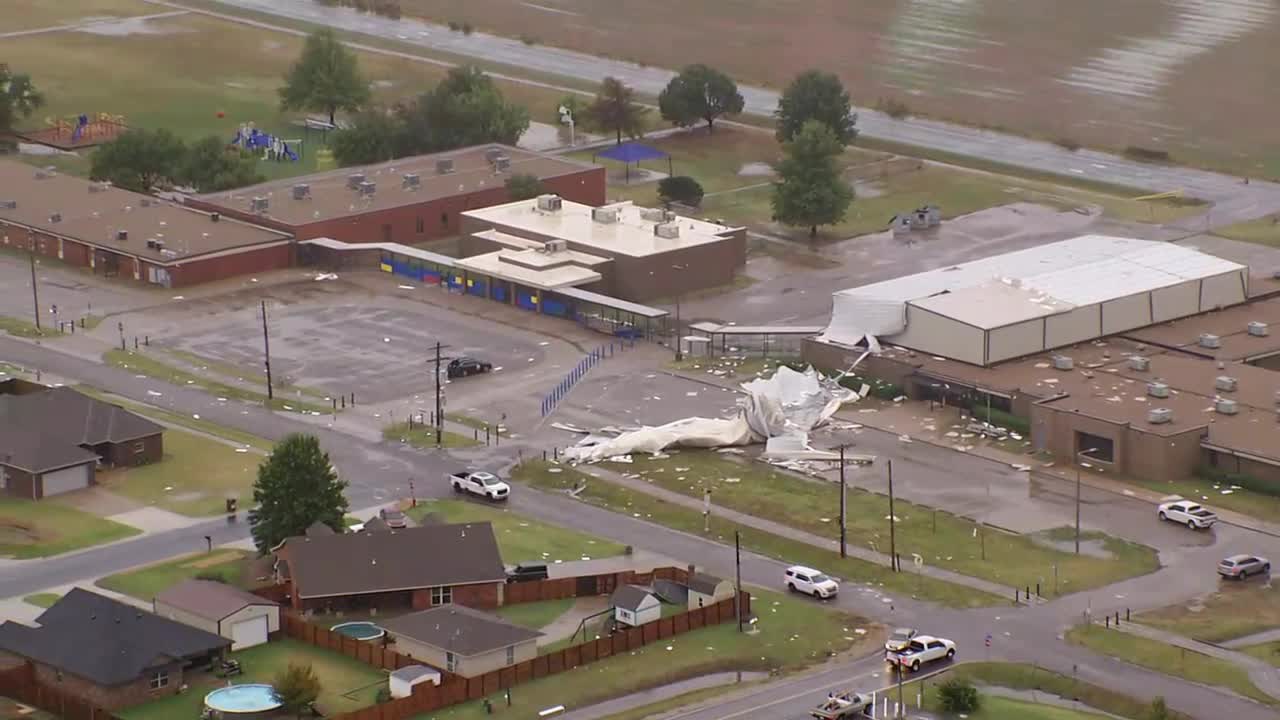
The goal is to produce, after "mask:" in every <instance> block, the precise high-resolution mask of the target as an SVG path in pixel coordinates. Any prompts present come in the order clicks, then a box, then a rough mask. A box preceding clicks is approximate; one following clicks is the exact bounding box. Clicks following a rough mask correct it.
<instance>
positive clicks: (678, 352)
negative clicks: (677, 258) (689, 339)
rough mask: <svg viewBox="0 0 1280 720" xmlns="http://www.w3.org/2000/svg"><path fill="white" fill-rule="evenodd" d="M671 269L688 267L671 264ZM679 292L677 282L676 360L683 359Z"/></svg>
mask: <svg viewBox="0 0 1280 720" xmlns="http://www.w3.org/2000/svg"><path fill="white" fill-rule="evenodd" d="M671 269H672V270H681V271H684V270H688V269H689V266H688V265H672V266H671ZM681 294H682V293H681V292H680V285H679V284H678V283H677V285H676V362H680V361H681V360H683V359H684V348H683V347H682V346H681V344H680V341H681V337H680V295H681Z"/></svg>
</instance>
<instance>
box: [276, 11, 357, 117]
mask: <svg viewBox="0 0 1280 720" xmlns="http://www.w3.org/2000/svg"><path fill="white" fill-rule="evenodd" d="M368 101H369V84H368V83H367V82H365V80H364V78H363V77H361V76H360V68H359V66H358V64H357V61H356V56H355V54H354V53H352V52H351V51H350V50H348V49H347V48H346V47H345V46H343V44H342V43H341V42H340V41H339V40H338V36H337V35H334V33H333V31H332V30H330V29H328V28H325V29H323V30H317V31H315V32H313V33H311V35H310V36H309V37H307V43H306V45H304V46H303V48H302V55H301V56H300V57H299V58H298V61H297V62H295V63H294V64H293V67H292V68H290V69H289V74H288V75H286V76H285V83H284V86H283V87H281V88H280V107H281V108H283V109H285V110H311V111H315V112H325V113H328V114H329V122H330V123H333V122H335V120H334V117H335V114H336V113H337V111H339V110H347V111H355V110H358V109H359V108H360V107H361V106H362V105H364V104H365V103H367V102H368Z"/></svg>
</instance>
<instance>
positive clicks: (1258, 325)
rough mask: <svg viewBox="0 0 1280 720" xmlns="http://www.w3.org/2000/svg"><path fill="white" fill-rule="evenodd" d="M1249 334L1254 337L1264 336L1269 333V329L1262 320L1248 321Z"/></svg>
mask: <svg viewBox="0 0 1280 720" xmlns="http://www.w3.org/2000/svg"><path fill="white" fill-rule="evenodd" d="M1249 334H1250V335H1252V336H1254V337H1266V336H1267V335H1270V334H1271V329H1270V328H1269V327H1267V324H1266V323H1264V322H1256V321H1255V322H1251V323H1249Z"/></svg>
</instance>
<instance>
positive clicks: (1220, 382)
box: [1213, 375, 1237, 392]
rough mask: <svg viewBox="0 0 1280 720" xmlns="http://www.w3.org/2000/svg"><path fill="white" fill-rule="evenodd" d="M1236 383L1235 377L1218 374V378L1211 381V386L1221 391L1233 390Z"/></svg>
mask: <svg viewBox="0 0 1280 720" xmlns="http://www.w3.org/2000/svg"><path fill="white" fill-rule="evenodd" d="M1236 384H1237V383H1236V379H1235V378H1233V377H1231V376H1230V375H1219V376H1218V378H1217V379H1216V380H1214V381H1213V386H1214V387H1215V388H1217V389H1218V390H1220V391H1222V392H1235V391H1236Z"/></svg>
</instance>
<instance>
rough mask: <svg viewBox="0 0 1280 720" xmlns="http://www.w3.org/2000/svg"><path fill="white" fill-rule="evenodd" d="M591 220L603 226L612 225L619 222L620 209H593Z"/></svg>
mask: <svg viewBox="0 0 1280 720" xmlns="http://www.w3.org/2000/svg"><path fill="white" fill-rule="evenodd" d="M591 219H592V220H593V221H595V222H598V223H600V224H601V225H612V224H614V223H616V222H618V209H617V208H591Z"/></svg>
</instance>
